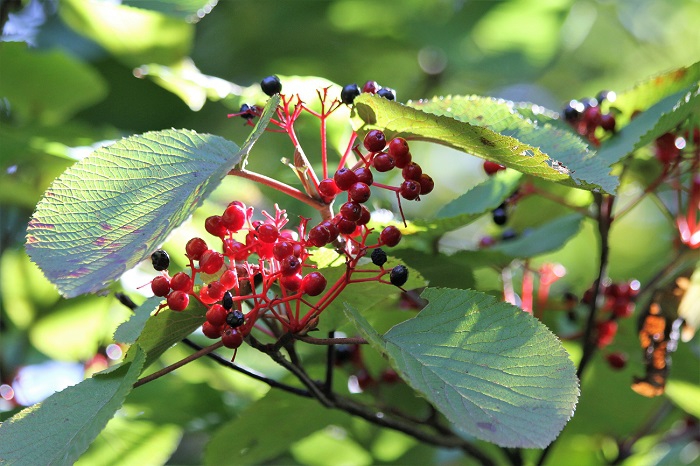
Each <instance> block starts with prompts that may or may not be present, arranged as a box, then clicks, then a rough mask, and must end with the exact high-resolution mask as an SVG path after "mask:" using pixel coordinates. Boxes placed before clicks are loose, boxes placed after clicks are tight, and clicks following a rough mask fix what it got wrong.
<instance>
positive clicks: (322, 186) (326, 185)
mask: <svg viewBox="0 0 700 466" xmlns="http://www.w3.org/2000/svg"><path fill="white" fill-rule="evenodd" d="M339 192H340V189H338V186H337V185H336V184H335V181H334V180H332V179H331V178H326V179H325V180H321V181H320V182H319V183H318V193H319V194H320V195H321V197H323V198H324V200H328V201H330V200H332V199H333V198H334V197H335V196H336V194H338V193H339Z"/></svg>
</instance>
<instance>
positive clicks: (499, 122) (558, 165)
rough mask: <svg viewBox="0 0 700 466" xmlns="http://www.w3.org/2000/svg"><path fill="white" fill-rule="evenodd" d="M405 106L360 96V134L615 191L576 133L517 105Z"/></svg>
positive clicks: (466, 101)
mask: <svg viewBox="0 0 700 466" xmlns="http://www.w3.org/2000/svg"><path fill="white" fill-rule="evenodd" d="M409 105H410V106H406V105H402V104H400V103H397V102H392V101H389V100H387V99H382V98H379V97H376V96H368V95H361V96H360V97H358V98H357V99H356V100H355V103H354V115H355V118H354V123H353V124H354V125H355V128H356V129H357V130H358V131H359V132H360V133H365V132H366V131H368V130H370V129H372V128H380V129H383V130H384V131H385V132H386V133H387V139H389V138H392V137H394V136H395V135H399V136H403V137H405V138H407V139H417V140H424V141H430V142H435V143H438V144H443V145H446V146H448V147H452V148H454V149H458V150H461V151H464V152H467V153H469V154H473V155H476V156H479V157H482V158H485V159H487V160H492V161H495V162H498V163H501V164H503V165H505V166H507V167H509V168H513V169H515V170H518V171H520V172H522V173H526V174H530V175H533V176H537V177H540V178H544V179H546V180H550V181H556V182H560V183H563V184H566V185H569V186H573V187H578V188H583V189H588V190H601V189H602V190H604V191H607V192H611V191H614V189H615V187H616V186H617V179H616V178H615V177H613V176H611V175H610V174H609V172H610V170H609V167H608V166H607V165H605V163H604V162H603V161H602V160H601V159H599V158H597V157H596V156H595V152H594V151H592V150H591V149H590V148H589V147H588V145H586V144H585V143H584V142H583V140H582V139H581V138H580V137H578V136H577V135H575V134H573V133H572V132H571V131H567V130H564V129H561V128H558V127H556V126H553V125H551V124H548V123H542V124H540V123H538V122H537V121H531V120H528V119H526V118H524V117H523V116H522V115H520V114H519V113H518V112H516V111H515V110H514V109H513V103H512V102H508V101H503V100H497V99H491V98H484V97H477V96H471V97H459V96H458V97H441V98H435V99H433V100H429V101H418V102H415V103H411V104H409Z"/></svg>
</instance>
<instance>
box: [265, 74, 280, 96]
mask: <svg viewBox="0 0 700 466" xmlns="http://www.w3.org/2000/svg"><path fill="white" fill-rule="evenodd" d="M260 87H261V88H262V91H263V92H264V93H265V94H267V95H269V96H270V97H272V96H273V95H275V94H279V93H280V92H282V83H281V82H280V78H278V77H277V76H275V75H272V76H268V77H267V78H265V79H263V80H262V81H260Z"/></svg>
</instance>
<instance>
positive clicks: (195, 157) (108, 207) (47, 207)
mask: <svg viewBox="0 0 700 466" xmlns="http://www.w3.org/2000/svg"><path fill="white" fill-rule="evenodd" d="M278 99H279V97H276V98H272V99H270V102H269V103H268V105H267V106H266V109H265V113H264V114H263V116H262V117H261V118H260V121H259V122H258V124H257V125H256V127H255V129H254V131H253V133H252V134H251V136H250V137H249V138H248V140H247V141H246V143H245V144H244V146H243V147H242V148H240V149H239V148H238V146H236V145H235V144H234V143H232V142H230V141H227V140H226V139H224V138H221V137H219V136H212V135H209V134H198V133H196V132H194V131H189V130H165V131H158V132H151V133H145V134H143V135H138V136H131V137H129V138H126V139H122V140H121V141H118V142H116V143H114V144H112V145H110V146H107V147H103V148H101V149H98V150H97V151H95V152H94V153H93V154H92V155H90V156H88V157H86V158H85V159H83V160H81V161H80V162H78V163H76V164H75V165H73V166H72V167H70V168H69V169H68V170H66V172H64V173H63V174H62V175H61V176H60V177H59V178H58V179H56V180H55V181H54V182H53V183H52V184H51V186H50V187H49V188H48V190H47V191H46V193H45V195H44V198H43V199H42V200H41V202H39V204H38V205H37V208H36V212H34V215H33V217H32V219H31V220H30V222H29V226H28V229H27V245H26V248H27V253H28V254H29V256H30V257H31V258H32V260H33V261H34V262H35V263H36V264H37V265H38V266H39V267H40V268H41V269H42V271H43V272H44V274H45V275H46V277H47V278H48V279H49V280H50V281H51V282H53V283H54V284H55V285H56V286H57V287H58V290H59V291H60V292H61V293H62V294H63V295H64V296H66V297H73V296H77V295H80V294H83V293H90V292H96V291H100V290H102V289H104V288H105V287H106V286H107V285H108V284H109V283H110V282H111V281H113V280H115V279H116V278H118V277H119V276H121V274H122V273H124V272H125V271H126V270H128V269H130V268H132V267H134V266H135V265H136V264H137V263H139V262H140V261H142V260H143V259H144V258H146V257H148V256H149V255H150V254H151V253H152V252H153V251H154V250H155V249H156V247H157V245H158V244H160V243H162V242H163V241H165V239H166V237H167V236H168V235H169V234H170V232H171V231H173V229H175V228H176V227H178V226H179V225H180V224H181V223H182V222H184V221H185V220H186V219H187V218H188V217H189V216H190V215H191V214H192V212H193V211H194V210H195V209H196V208H197V207H198V206H199V205H200V204H201V203H202V201H203V200H204V199H205V198H206V197H207V196H209V195H210V194H211V192H212V191H213V190H214V189H215V188H216V187H217V186H218V185H219V183H220V182H221V180H222V179H223V178H224V177H225V176H226V174H227V173H228V172H229V170H230V169H232V168H233V167H234V166H235V165H236V164H238V163H239V162H240V161H241V158H242V157H243V156H244V155H245V154H247V153H248V152H249V151H250V149H251V148H252V146H253V144H254V143H255V141H256V140H257V138H258V137H259V136H260V135H261V134H262V132H263V131H264V128H265V126H266V125H267V123H268V122H269V118H270V116H271V114H272V113H273V112H274V110H275V108H276V107H277V102H278Z"/></svg>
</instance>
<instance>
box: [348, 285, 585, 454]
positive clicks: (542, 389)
mask: <svg viewBox="0 0 700 466" xmlns="http://www.w3.org/2000/svg"><path fill="white" fill-rule="evenodd" d="M422 297H423V298H425V299H427V300H428V301H429V304H428V305H427V306H426V307H425V309H423V311H421V312H420V313H419V314H418V315H417V316H416V317H415V318H413V319H410V320H408V321H406V322H403V323H401V324H398V325H396V326H395V327H394V328H392V329H391V330H389V332H387V333H386V334H385V335H383V336H381V335H379V334H377V333H376V332H375V331H374V330H373V329H372V328H371V327H370V326H369V324H367V322H366V320H364V318H363V317H362V316H361V315H360V314H359V313H358V312H357V311H356V310H354V309H352V308H350V307H348V309H347V311H346V313H347V315H348V318H350V319H351V320H353V321H354V323H355V325H356V326H357V328H358V330H360V332H361V333H362V334H363V336H365V337H366V338H367V339H368V340H369V342H370V344H372V346H374V347H375V348H376V349H378V350H379V351H381V352H383V353H384V354H385V355H386V356H387V357H388V358H389V359H390V361H391V363H392V366H393V367H394V368H395V369H396V370H397V371H398V372H399V373H400V374H401V375H402V378H403V379H404V380H405V381H406V382H407V383H408V384H409V385H411V387H413V388H414V389H415V390H417V391H418V392H420V393H421V394H422V395H423V396H425V397H426V398H427V399H428V400H430V401H431V402H432V403H434V404H435V405H436V406H437V407H438V408H439V409H440V411H441V412H442V413H443V414H444V415H445V416H447V418H448V419H449V420H450V421H451V422H453V423H454V424H455V425H456V426H457V427H459V428H460V429H463V430H464V431H466V432H467V433H469V434H471V435H474V436H475V437H477V438H480V439H482V440H487V441H489V442H493V443H496V444H498V445H501V446H506V447H526V448H544V447H545V446H547V445H548V444H549V443H551V442H552V441H553V440H554V439H555V438H556V436H557V435H558V434H559V432H560V431H561V429H562V428H563V427H564V425H565V424H566V423H567V421H568V420H569V419H570V418H571V416H572V415H573V412H574V408H575V406H576V402H577V399H578V394H579V388H578V381H577V379H576V375H575V368H574V365H573V363H572V362H571V360H570V359H569V358H568V355H567V353H566V351H565V350H564V348H563V347H562V346H561V342H560V341H559V340H558V339H557V338H556V337H555V336H554V335H553V334H552V333H551V332H550V331H549V330H548V329H547V328H546V327H545V326H544V325H542V324H541V323H540V322H539V321H538V320H537V319H535V318H533V317H532V316H530V315H529V314H527V313H525V312H523V311H522V310H521V309H519V308H517V307H515V306H512V305H510V304H507V303H502V302H501V303H499V302H497V301H496V300H495V298H493V297H492V296H489V295H485V294H483V293H479V292H476V291H470V290H452V289H436V288H428V289H427V290H426V291H425V292H424V293H423V295H422Z"/></svg>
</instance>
